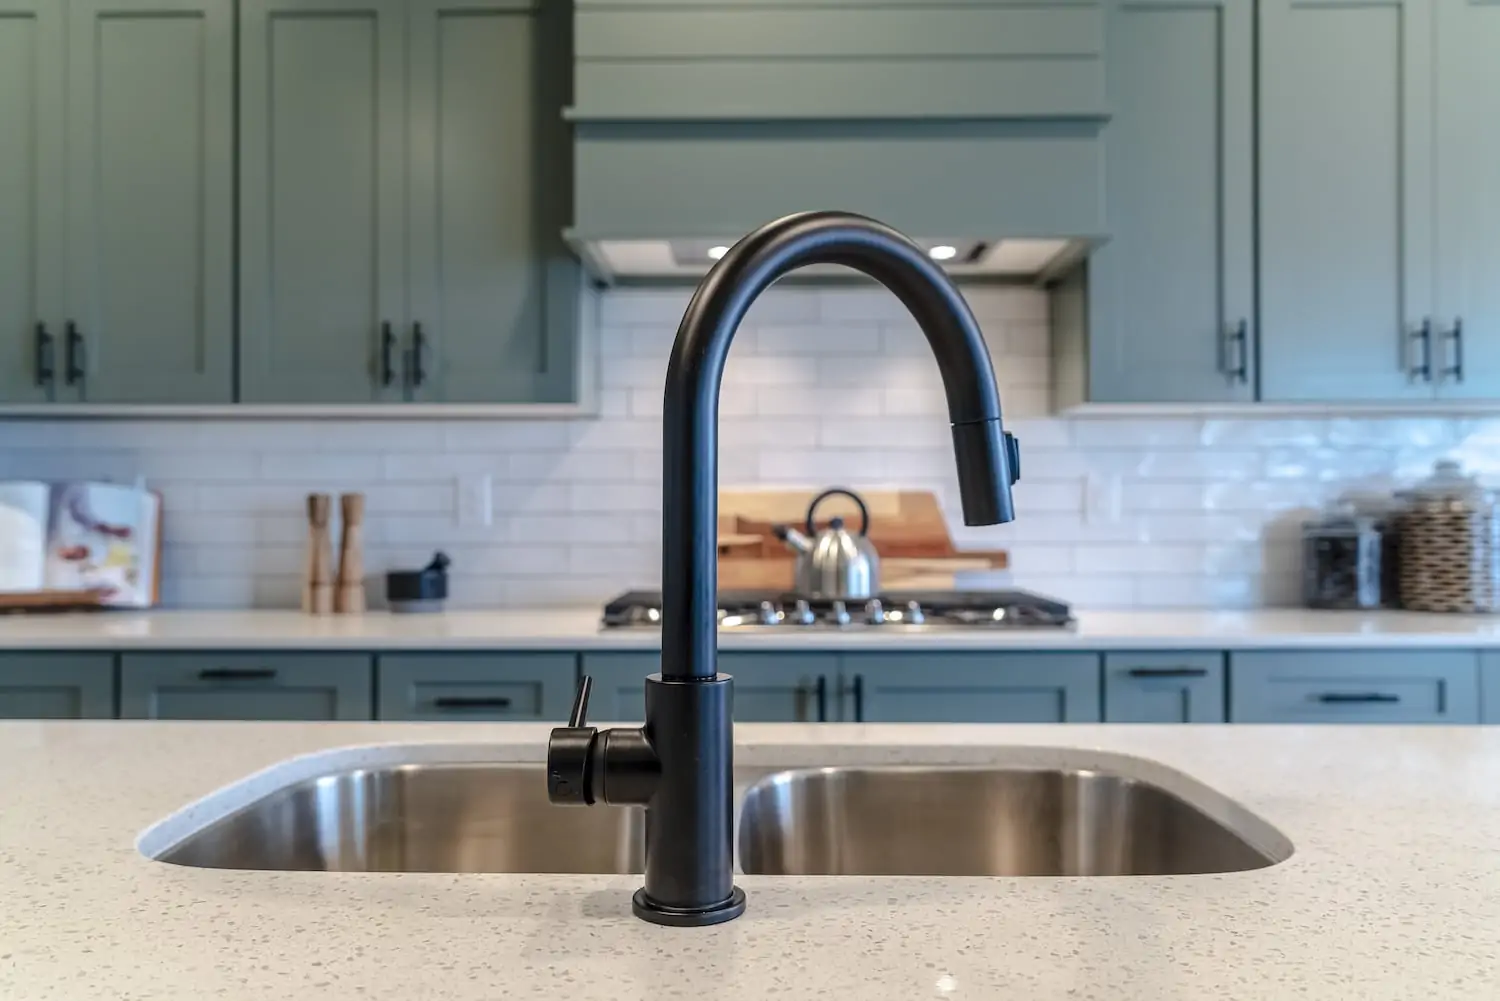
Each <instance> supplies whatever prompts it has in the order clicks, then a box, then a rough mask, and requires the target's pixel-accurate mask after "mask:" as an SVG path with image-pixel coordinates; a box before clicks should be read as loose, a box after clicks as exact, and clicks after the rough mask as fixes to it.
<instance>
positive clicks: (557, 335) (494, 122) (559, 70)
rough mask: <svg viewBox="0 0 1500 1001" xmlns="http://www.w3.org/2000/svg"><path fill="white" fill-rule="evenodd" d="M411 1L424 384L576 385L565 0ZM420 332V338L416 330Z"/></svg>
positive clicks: (506, 396) (416, 282)
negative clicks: (568, 233) (541, 1)
mask: <svg viewBox="0 0 1500 1001" xmlns="http://www.w3.org/2000/svg"><path fill="white" fill-rule="evenodd" d="M546 6H547V7H548V8H550V9H545V10H536V9H533V6H532V5H531V4H528V3H524V2H517V0H412V2H411V4H410V6H409V8H408V10H409V16H410V24H411V28H410V35H409V41H408V44H409V46H410V66H411V80H410V84H409V95H410V96H409V102H408V103H409V107H410V109H411V117H410V120H409V126H408V127H409V138H408V144H409V161H408V162H409V164H410V178H411V181H410V190H411V204H410V207H409V216H408V218H409V223H408V230H409V233H410V240H411V243H410V247H411V286H410V291H411V309H410V313H411V326H410V329H409V334H410V338H411V341H410V343H411V349H412V350H413V351H414V352H416V351H417V349H418V348H419V347H421V346H422V345H423V344H425V345H426V350H424V351H423V352H422V354H421V357H417V356H416V355H414V356H413V358H412V365H411V368H410V373H411V391H412V396H413V398H414V399H417V400H429V401H434V402H449V403H495V402H502V403H511V402H515V403H526V402H565V401H568V400H570V399H572V398H573V395H574V392H573V374H574V353H575V341H576V335H577V329H576V324H575V322H574V321H575V317H576V314H577V311H578V280H577V275H578V269H577V264H576V261H575V260H574V258H573V257H572V255H571V254H568V253H567V252H565V251H564V250H563V248H562V246H561V233H562V229H563V227H564V226H566V225H567V223H568V221H569V220H568V219H567V218H566V216H567V212H566V208H567V206H568V204H569V202H568V200H567V189H568V185H567V184H566V183H563V184H560V183H558V179H559V178H568V177H570V176H571V174H570V172H569V171H568V169H567V161H566V156H567V153H568V142H569V140H568V134H567V129H566V127H565V124H564V122H563V119H562V107H563V104H564V103H566V102H565V99H564V97H563V96H562V95H563V93H564V89H565V87H566V84H567V78H568V67H569V65H570V64H569V56H568V50H567V45H566V43H567V36H568V33H567V24H566V19H565V18H564V17H563V16H562V15H563V14H565V13H566V12H565V11H562V10H560V9H559V8H561V7H562V6H563V5H558V4H548V5H546ZM419 333H420V335H421V343H420V344H419V343H418V342H417V335H418V334H419Z"/></svg>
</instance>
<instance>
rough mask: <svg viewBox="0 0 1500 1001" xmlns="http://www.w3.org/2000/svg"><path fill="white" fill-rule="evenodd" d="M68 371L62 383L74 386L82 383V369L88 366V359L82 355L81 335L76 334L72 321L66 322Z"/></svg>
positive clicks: (76, 330)
mask: <svg viewBox="0 0 1500 1001" xmlns="http://www.w3.org/2000/svg"><path fill="white" fill-rule="evenodd" d="M67 334H68V371H67V374H66V375H65V376H64V381H65V382H67V384H68V385H70V386H75V385H77V384H78V383H80V382H82V381H83V375H84V369H85V367H87V365H88V359H87V358H86V357H85V355H84V351H85V345H84V343H83V335H82V334H80V333H79V332H78V325H77V324H76V323H74V322H73V321H72V320H69V321H68V327H67Z"/></svg>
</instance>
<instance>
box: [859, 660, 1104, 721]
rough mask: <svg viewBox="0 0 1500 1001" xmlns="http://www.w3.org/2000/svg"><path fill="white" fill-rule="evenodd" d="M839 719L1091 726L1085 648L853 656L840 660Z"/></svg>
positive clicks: (1093, 697)
mask: <svg viewBox="0 0 1500 1001" xmlns="http://www.w3.org/2000/svg"><path fill="white" fill-rule="evenodd" d="M841 667H842V675H843V683H842V685H841V686H840V689H841V695H842V696H843V698H842V699H841V702H842V704H843V705H844V707H845V714H844V717H843V718H844V719H852V720H855V721H858V722H867V723H883V722H889V723H1097V722H1098V721H1099V719H1100V707H1099V657H1098V655H1097V654H1092V653H1003V654H991V653H950V654H926V653H909V654H857V655H850V656H846V657H844V658H842V664H841Z"/></svg>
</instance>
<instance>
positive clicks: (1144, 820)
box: [739, 767, 1292, 876]
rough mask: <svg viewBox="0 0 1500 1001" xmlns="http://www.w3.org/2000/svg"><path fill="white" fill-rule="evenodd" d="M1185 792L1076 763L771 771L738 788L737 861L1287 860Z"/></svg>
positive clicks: (761, 869) (1108, 867) (1091, 866)
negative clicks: (741, 800) (1062, 765)
mask: <svg viewBox="0 0 1500 1001" xmlns="http://www.w3.org/2000/svg"><path fill="white" fill-rule="evenodd" d="M1188 781H1189V782H1191V780H1188ZM1194 784H1195V785H1196V783H1194ZM1194 798H1195V799H1197V800H1199V804H1198V805H1194V804H1191V803H1189V802H1187V800H1185V799H1183V798H1182V797H1180V796H1178V795H1175V794H1174V793H1172V792H1169V791H1167V790H1166V789H1163V788H1161V787H1160V786H1157V785H1153V784H1151V783H1149V782H1145V781H1141V780H1139V779H1135V778H1131V777H1129V776H1126V775H1123V774H1115V773H1111V772H1106V771H1094V770H1086V769H1063V770H1058V769H1040V768H930V767H903V768H820V769H808V770H800V771H787V772H780V773H778V774H775V775H771V776H769V777H767V778H765V779H763V780H761V781H760V782H759V783H757V784H756V785H754V786H753V787H752V788H751V789H750V790H749V792H748V793H747V794H746V797H745V801H744V806H743V809H742V813H741V818H740V827H739V856H740V865H741V866H742V868H743V869H744V871H745V872H747V873H756V874H768V875H840V876H893V875H911V876H1143V875H1168V874H1180V873H1213V872H1235V871H1239V870H1245V869H1259V868H1262V867H1264V866H1268V865H1273V864H1275V863H1276V862H1279V861H1281V860H1283V859H1285V858H1287V857H1288V856H1289V855H1291V853H1292V846H1291V843H1290V842H1289V841H1287V840H1286V838H1285V837H1283V836H1282V835H1281V834H1280V833H1279V832H1277V831H1276V830H1275V829H1274V828H1272V827H1271V826H1270V825H1269V824H1266V823H1265V822H1264V821H1262V820H1260V819H1259V818H1257V817H1255V816H1254V815H1253V814H1250V813H1249V812H1248V811H1246V810H1245V809H1244V808H1242V807H1239V806H1238V805H1236V804H1234V803H1233V802H1232V801H1230V800H1228V799H1226V798H1224V797H1223V796H1220V795H1219V794H1217V793H1215V792H1213V791H1212V790H1210V789H1208V788H1207V787H1200V790H1195V792H1194ZM1211 814H1212V815H1211Z"/></svg>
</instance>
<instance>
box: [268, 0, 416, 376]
mask: <svg viewBox="0 0 1500 1001" xmlns="http://www.w3.org/2000/svg"><path fill="white" fill-rule="evenodd" d="M405 8H406V5H405V4H404V3H403V2H402V0H242V3H241V4H240V19H241V20H240V152H239V158H240V255H241V257H240V283H241V284H240V398H241V399H242V400H244V401H246V402H249V403H370V402H382V401H390V402H395V401H397V400H400V399H401V398H402V396H403V386H402V372H401V359H400V356H401V350H402V349H401V346H400V344H399V343H398V342H399V339H400V337H401V335H402V331H403V328H404V326H405V314H406V301H405V269H406V260H405V253H404V246H403V243H404V240H405V234H404V225H403V219H402V210H403V206H404V190H405V183H406V179H405V171H404V169H403V164H402V161H403V158H404V157H405V152H406V145H405V134H404V120H405V108H404V101H405V73H406V64H405V46H404V35H405V17H406V10H405Z"/></svg>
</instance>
